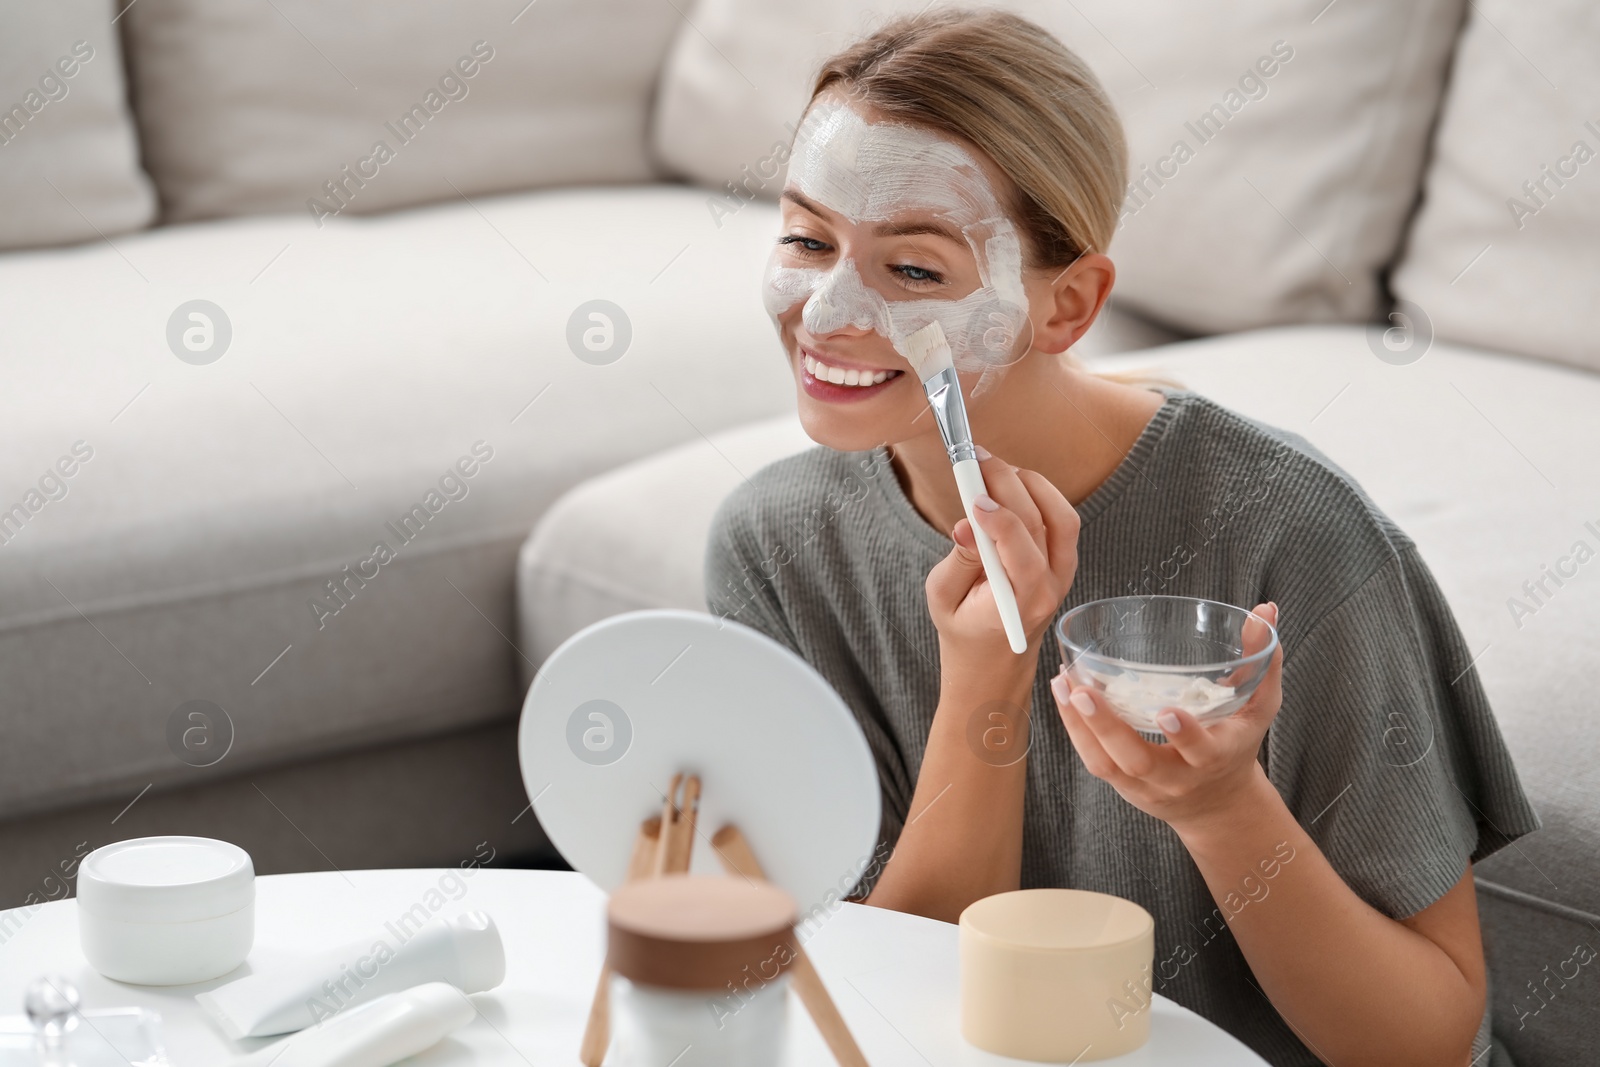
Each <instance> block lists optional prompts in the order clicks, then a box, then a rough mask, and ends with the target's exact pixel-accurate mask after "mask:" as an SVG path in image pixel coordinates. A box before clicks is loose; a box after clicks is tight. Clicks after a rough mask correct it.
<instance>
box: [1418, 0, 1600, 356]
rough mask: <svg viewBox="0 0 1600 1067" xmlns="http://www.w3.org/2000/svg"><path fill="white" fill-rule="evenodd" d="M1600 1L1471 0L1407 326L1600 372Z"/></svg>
mask: <svg viewBox="0 0 1600 1067" xmlns="http://www.w3.org/2000/svg"><path fill="white" fill-rule="evenodd" d="M1597 291H1600V5H1596V4H1595V3H1594V2H1593V0H1544V2H1542V3H1537V4H1529V3H1523V2H1520V0H1474V3H1473V5H1472V11H1471V13H1470V14H1469V15H1468V19H1467V25H1466V28H1465V30H1464V31H1463V33H1462V37H1461V44H1460V48H1459V50H1458V52H1457V55H1456V58H1455V66H1454V69H1453V71H1452V73H1451V78H1450V91H1449V95H1448V97H1447V99H1446V101H1445V107H1444V113H1443V115H1442V116H1441V118H1440V122H1439V130H1438V135H1437V137H1436V139H1435V143H1434V158H1433V163H1432V166H1431V167H1430V168H1429V170H1428V179H1427V185H1426V194H1425V198H1424V200H1423V204H1422V210H1421V212H1420V214H1419V216H1418V218H1417V221H1416V225H1415V226H1414V227H1413V229H1412V232H1411V236H1410V243H1409V246H1408V248H1407V250H1406V254H1405V258H1404V260H1403V261H1402V262H1401V264H1400V266H1399V269H1398V270H1397V271H1396V273H1395V293H1396V295H1397V296H1399V297H1400V298H1401V299H1403V300H1406V301H1408V302H1409V303H1410V307H1409V309H1407V310H1408V311H1409V316H1410V318H1411V319H1412V320H1413V321H1414V323H1415V325H1414V327H1413V328H1415V329H1420V330H1432V331H1433V332H1436V333H1437V334H1438V335H1439V336H1441V337H1445V338H1448V339H1450V340H1452V341H1458V342H1462V343H1464V344H1471V345H1478V346H1481V347H1484V348H1492V349H1500V350H1504V351H1508V352H1517V353H1520V354H1523V355H1528V356H1540V357H1544V358H1547V359H1554V360H1559V361H1561V362H1565V363H1572V364H1575V365H1577V366H1580V367H1586V368H1588V369H1590V370H1595V371H1600V300H1597V299H1596V294H1597Z"/></svg>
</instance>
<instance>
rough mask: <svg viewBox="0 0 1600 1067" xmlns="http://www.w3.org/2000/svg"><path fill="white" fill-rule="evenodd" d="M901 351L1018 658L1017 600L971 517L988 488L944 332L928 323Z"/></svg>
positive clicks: (1023, 644) (1023, 640)
mask: <svg viewBox="0 0 1600 1067" xmlns="http://www.w3.org/2000/svg"><path fill="white" fill-rule="evenodd" d="M905 349H906V350H905V355H906V359H908V360H909V361H910V362H911V367H912V369H913V370H914V371H915V372H916V374H917V377H919V378H921V379H922V388H923V391H924V392H926V393H927V394H928V405H929V406H930V407H931V408H933V417H934V418H935V419H936V420H938V423H939V435H940V436H941V437H943V438H944V447H945V451H946V452H948V453H949V455H950V466H951V468H952V469H953V470H954V471H955V475H956V488H957V489H958V490H960V492H961V506H962V507H963V508H965V509H966V512H967V522H968V523H970V524H971V525H972V537H973V539H974V540H975V541H977V542H978V557H979V558H980V559H982V560H983V573H984V576H985V577H987V578H988V579H989V588H990V589H991V590H993V592H994V602H995V604H996V606H998V607H999V609H1000V621H1001V623H1002V624H1004V626H1005V628H1006V639H1007V640H1008V641H1010V643H1011V651H1013V652H1015V653H1017V654H1018V655H1021V654H1022V653H1024V652H1026V651H1027V650H1028V637H1027V635H1026V634H1025V633H1023V630H1022V614H1021V613H1020V612H1019V611H1018V610H1017V594H1016V593H1015V592H1014V591H1013V590H1012V588H1011V579H1009V578H1007V577H1006V572H1005V568H1004V567H1002V566H1001V565H1000V554H999V553H998V552H997V551H995V547H994V541H993V539H992V538H990V536H989V535H988V534H986V533H984V532H983V527H981V526H979V525H978V521H977V520H976V519H974V518H973V517H972V509H973V506H974V505H973V503H972V502H973V500H975V499H976V498H977V497H978V495H979V494H980V493H987V492H988V488H987V487H986V486H985V485H984V484H983V471H982V469H980V468H979V466H978V453H977V451H976V449H975V448H974V447H973V444H972V430H971V428H970V427H969V426H968V425H967V405H966V402H965V401H964V400H962V398H961V382H960V380H959V379H957V377H956V366H955V361H954V360H953V359H952V358H951V355H950V345H949V343H948V342H946V341H945V338H944V328H943V327H941V326H940V325H939V324H938V323H937V322H930V323H928V325H926V326H924V327H923V328H922V329H920V330H918V331H917V332H916V333H913V334H912V335H911V336H910V337H907V338H906V342H905Z"/></svg>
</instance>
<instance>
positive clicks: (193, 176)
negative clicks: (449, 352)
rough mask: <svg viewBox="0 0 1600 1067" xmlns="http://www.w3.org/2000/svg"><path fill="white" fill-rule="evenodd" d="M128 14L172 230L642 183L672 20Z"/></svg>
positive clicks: (363, 4) (428, 9) (610, 6)
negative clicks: (250, 218) (652, 106)
mask: <svg viewBox="0 0 1600 1067" xmlns="http://www.w3.org/2000/svg"><path fill="white" fill-rule="evenodd" d="M126 21H127V23H128V40H129V51H130V60H131V66H132V70H133V74H134V82H135V86H136V88H137V94H138V100H139V122H140V126H141V129H142V131H143V135H144V140H145V157H146V161H147V165H148V166H149V167H150V171H151V173H152V175H153V176H154V177H155V180H156V184H157V185H158V186H159V187H160V190H161V198H162V201H163V206H164V209H165V216H166V218H167V219H168V220H169V221H172V220H183V219H196V218H203V217H207V216H216V215H237V214H244V213H249V212H263V211H293V212H297V213H300V215H301V217H302V218H305V219H307V220H309V219H312V218H316V219H319V220H321V219H325V218H326V217H327V216H328V215H329V214H342V213H344V212H345V211H346V210H348V211H349V212H352V213H363V212H371V211H382V210H386V209H388V208H393V207H397V206H402V205H408V204H417V203H422V202H425V201H430V200H451V199H455V198H456V197H457V196H458V194H465V195H467V196H473V195H476V194H478V193H491V192H504V191H511V190H517V189H528V188H535V187H539V186H549V185H558V184H567V183H578V182H630V181H640V180H644V179H647V178H649V177H651V176H652V168H651V166H650V163H649V160H648V158H647V155H646V151H645V125H646V115H647V110H648V104H649V98H650V92H651V89H652V87H653V86H654V84H655V81H656V76H657V71H658V69H659V67H660V63H661V58H662V56H663V54H664V52H665V50H666V47H667V42H668V40H669V39H670V36H671V32H672V30H673V29H674V28H675V27H676V26H677V24H678V22H679V18H678V15H677V14H676V13H675V12H674V11H673V10H672V7H671V5H669V4H656V3H644V2H640V0H539V2H538V3H536V4H535V3H529V2H528V0H497V2H494V3H488V4H438V3H428V2H426V0H350V2H345V3H337V4H327V3H319V2H317V0H232V2H229V3H224V4H218V3H212V2H209V0H139V2H137V3H135V4H134V5H133V6H132V7H131V8H129V9H128V11H127V15H126ZM380 146H381V147H380Z"/></svg>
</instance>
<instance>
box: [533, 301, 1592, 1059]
mask: <svg viewBox="0 0 1600 1067" xmlns="http://www.w3.org/2000/svg"><path fill="white" fill-rule="evenodd" d="M1372 344H1373V342H1372V341H1370V340H1369V337H1368V334H1367V331H1365V330H1363V329H1358V328H1353V327H1303V328H1296V329H1277V330H1264V331H1258V332H1255V333H1249V334H1241V335H1236V336H1232V337H1220V338H1209V339H1206V340H1202V341H1194V342H1188V343H1182V344H1176V345H1170V346H1166V347H1162V348H1157V349H1152V350H1149V351H1146V352H1141V353H1131V354H1127V355H1123V356H1112V357H1105V358H1100V359H1096V360H1094V361H1092V365H1093V366H1095V367H1097V368H1100V369H1103V370H1117V371H1127V372H1134V371H1138V370H1141V369H1155V370H1159V371H1163V372H1165V373H1166V374H1167V375H1169V376H1174V377H1176V378H1177V379H1178V380H1179V381H1180V382H1181V383H1182V384H1184V385H1186V386H1188V387H1190V388H1193V389H1196V390H1198V391H1200V392H1202V393H1205V394H1206V395H1208V396H1211V397H1213V398H1215V399H1217V400H1218V401H1220V402H1221V403H1223V404H1226V405H1228V406H1229V407H1232V408H1234V409H1235V410H1237V411H1240V412H1242V413H1243V414H1246V415H1248V416H1251V417H1254V418H1258V419H1260V420H1262V421H1264V422H1268V423H1271V424H1274V425H1277V426H1281V427H1283V428H1285V429H1288V430H1293V431H1295V432H1298V433H1300V434H1302V435H1304V436H1305V437H1306V438H1308V439H1309V440H1310V441H1311V442H1312V443H1313V444H1315V445H1316V446H1317V447H1319V448H1320V449H1322V450H1323V451H1324V452H1325V453H1326V454H1327V455H1328V456H1329V457H1331V458H1332V459H1333V460H1334V461H1335V462H1336V463H1338V464H1340V465H1341V466H1342V467H1344V468H1345V469H1346V470H1347V471H1349V472H1350V473H1351V474H1352V475H1353V476H1354V477H1355V478H1356V479H1357V480H1358V481H1360V482H1361V484H1362V485H1363V487H1364V488H1365V489H1366V490H1367V491H1368V492H1369V493H1370V494H1371V495H1372V496H1373V497H1374V499H1375V500H1376V501H1377V502H1378V504H1379V506H1381V507H1382V508H1384V510H1385V511H1387V512H1388V513H1389V514H1390V515H1391V516H1392V517H1393V518H1394V519H1395V520H1396V521H1397V522H1398V523H1399V524H1400V525H1401V527H1402V528H1404V529H1405V530H1406V531H1407V532H1408V533H1409V534H1410V535H1411V536H1412V537H1413V538H1414V539H1415V540H1416V542H1417V544H1418V545H1419V547H1420V548H1421V550H1422V553H1423V556H1424V558H1425V559H1426V560H1427V562H1428V564H1429V566H1430V568H1431V569H1432V571H1433V573H1434V575H1435V577H1436V578H1437V580H1438V582H1439V584H1440V587H1441V588H1442V589H1443V591H1444V592H1445V594H1446V596H1447V597H1448V599H1449V601H1450V603H1451V605H1452V607H1453V608H1454V610H1455V613H1456V616H1457V618H1458V620H1459V621H1460V624H1461V627H1462V630H1463V632H1464V634H1465V636H1466V639H1467V642H1468V644H1469V645H1470V646H1471V647H1472V648H1473V649H1474V650H1475V651H1476V652H1477V653H1478V659H1477V661H1476V665H1477V669H1478V671H1479V672H1480V674H1481V676H1482V678H1483V683H1484V686H1485V688H1486V689H1487V691H1488V693H1489V696H1490V699H1491V700H1492V702H1493V705H1494V708H1495V712H1496V715H1497V717H1498V719H1499V721H1500V725H1501V729H1502V731H1503V733H1504V735H1505V738H1506V742H1507V744H1508V745H1509V747H1510V749H1511V752H1512V755H1513V757H1514V758H1515V759H1516V762H1517V766H1518V769H1519V771H1520V774H1521V776H1522V780H1523V784H1524V786H1525V788H1526V789H1527V791H1528V794H1529V796H1530V797H1531V798H1532V800H1533V802H1534V805H1535V807H1536V808H1537V809H1538V811H1539V813H1540V816H1541V818H1542V820H1543V822H1544V829H1542V830H1541V831H1540V832H1538V833H1535V834H1533V835H1530V836H1529V837H1527V838H1524V839H1523V840H1521V841H1518V842H1515V843H1514V844H1513V845H1512V846H1511V847H1509V848H1506V849H1503V850H1502V851H1501V852H1499V853H1497V854H1496V855H1495V856H1493V857H1490V858H1489V859H1488V860H1487V861H1485V862H1484V863H1483V864H1481V865H1480V866H1479V868H1478V871H1477V874H1478V878H1479V882H1480V886H1481V887H1482V890H1481V893H1482V895H1483V897H1484V900H1485V903H1484V919H1485V923H1486V925H1487V928H1488V929H1487V934H1486V936H1487V938H1488V941H1489V945H1490V949H1491V951H1495V949H1496V947H1497V946H1498V945H1501V944H1510V943H1512V942H1514V943H1515V945H1516V946H1517V950H1516V951H1515V952H1512V951H1510V949H1507V951H1506V952H1505V954H1504V956H1503V957H1502V956H1496V957H1495V958H1494V960H1493V961H1492V962H1493V963H1494V965H1495V971H1494V986H1493V988H1492V990H1491V1004H1492V1007H1493V1011H1494V1017H1495V1024H1496V1031H1497V1033H1499V1035H1500V1038H1501V1040H1502V1041H1503V1042H1504V1043H1505V1044H1506V1045H1507V1047H1508V1048H1510V1049H1511V1050H1512V1052H1513V1053H1514V1054H1515V1056H1516V1062H1518V1063H1530V1064H1532V1063H1576V1062H1586V1061H1583V1060H1581V1057H1579V1055H1578V1054H1577V1050H1578V1049H1580V1048H1582V1047H1583V1046H1582V1044H1581V1042H1582V1041H1583V1040H1586V1038H1583V1037H1582V1036H1581V1034H1580V1032H1579V1030H1578V1020H1579V1014H1578V1013H1579V1012H1581V1011H1582V1010H1583V1009H1582V1005H1584V1004H1592V1003H1593V996H1592V994H1590V996H1589V997H1588V999H1587V1000H1585V999H1584V998H1583V997H1582V996H1581V995H1575V996H1573V997H1570V998H1567V999H1566V1000H1564V1001H1552V1003H1551V1006H1550V1007H1549V1008H1546V1009H1545V1011H1544V1014H1543V1017H1542V1020H1541V1025H1539V1026H1537V1027H1534V1026H1531V1025H1530V1026H1526V1027H1519V1021H1520V1020H1521V1018H1522V1016H1523V1013H1526V1012H1527V1011H1530V1010H1532V1009H1533V1008H1537V1007H1538V1005H1539V1004H1540V1003H1541V1002H1540V1001H1538V1000H1535V999H1533V998H1532V995H1531V994H1530V993H1529V991H1528V989H1527V988H1526V986H1525V983H1526V981H1527V980H1534V981H1542V980H1543V975H1542V974H1541V973H1540V972H1539V966H1542V965H1543V963H1550V964H1551V965H1552V966H1554V965H1556V964H1559V963H1560V962H1561V961H1563V960H1566V959H1568V958H1569V957H1571V956H1572V953H1573V945H1574V942H1573V941H1572V938H1573V937H1574V936H1576V935H1577V934H1581V933H1583V931H1582V930H1581V929H1579V928H1578V927H1576V926H1574V925H1573V924H1574V922H1575V921H1577V920H1575V919H1574V918H1573V917H1574V916H1579V917H1581V916H1585V915H1587V916H1589V917H1590V918H1591V919H1593V918H1594V917H1595V916H1600V768H1597V766H1596V764H1595V761H1594V753H1595V751H1596V750H1597V749H1600V725H1597V723H1596V719H1595V716H1594V714H1593V706H1594V697H1593V693H1592V690H1593V686H1592V684H1591V678H1590V675H1591V674H1592V670H1593V666H1594V663H1595V656H1594V634H1596V633H1600V505H1597V503H1596V502H1597V501H1600V470H1597V468H1596V467H1595V465H1594V462H1593V457H1594V456H1595V455H1597V454H1600V423H1597V422H1596V421H1595V419H1594V412H1595V411H1596V410H1600V377H1597V376H1594V375H1589V374H1583V373H1579V372H1573V371H1568V370H1564V369H1561V368H1557V367H1554V366H1541V365H1530V364H1528V363H1526V362H1525V361H1521V360H1517V359H1513V358H1508V357H1505V356H1502V355H1494V354H1490V353H1486V352H1480V351H1474V350H1472V349H1467V348H1464V347H1459V346H1454V345H1448V344H1437V345H1435V346H1433V348H1432V350H1430V351H1428V352H1427V353H1426V355H1425V356H1424V357H1423V358H1422V359H1421V360H1419V361H1417V362H1415V363H1412V364H1410V365H1404V366H1402V365H1397V364H1392V363H1387V362H1384V361H1381V360H1379V359H1377V358H1375V356H1374V354H1373V349H1372ZM1286 363H1292V365H1293V368H1294V369H1293V372H1292V373H1290V372H1288V371H1286V370H1285V369H1284V368H1285V365H1286ZM805 447H814V446H812V445H810V443H809V440H808V439H807V438H806V437H805V435H804V432H803V431H802V430H801V428H800V426H799V423H798V420H797V419H795V418H794V417H793V416H792V415H791V416H784V417H781V418H778V419H774V420H770V421H768V422H765V423H762V424H757V425H752V426H748V427H742V428H740V429H738V430H731V431H728V432H726V433H722V434H716V435H713V436H711V438H710V439H709V440H706V441H699V440H696V441H691V442H690V443H688V444H686V445H683V446H681V447H680V448H678V449H676V450H674V451H672V452H669V453H665V454H662V455H659V456H654V457H651V458H648V459H644V460H640V461H638V462H636V463H633V464H630V465H629V466H627V467H624V468H621V469H619V470H616V471H613V472H611V473H609V474H607V475H606V476H605V477H604V478H602V479H599V480H596V481H593V482H590V483H587V484H585V485H583V486H579V487H578V488H576V489H574V490H573V491H572V492H571V493H570V494H569V495H568V496H567V497H565V498H563V499H562V500H561V501H559V502H557V503H556V504H555V505H554V506H553V507H552V508H551V509H550V512H549V513H548V515H547V516H546V517H545V518H544V520H542V521H541V523H540V524H539V526H538V527H537V529H536V530H535V532H534V534H533V536H532V537H531V538H530V540H529V542H528V544H527V545H526V546H525V547H524V549H523V552H522V557H521V562H520V565H519V575H518V588H519V597H520V598H521V601H522V603H521V605H520V610H521V612H522V615H523V618H524V620H529V619H533V618H535V617H536V618H537V622H536V624H534V625H532V626H531V627H530V630H529V633H530V634H531V635H532V637H533V640H534V642H535V643H534V645H533V646H532V647H530V648H529V649H528V655H529V658H530V659H531V660H533V661H534V662H538V661H539V658H540V657H541V656H542V655H543V654H547V653H548V651H549V650H550V649H551V648H553V647H554V646H555V644H558V643H559V641H560V640H561V639H563V638H564V637H566V636H567V635H569V634H570V633H572V632H575V631H576V630H577V629H579V628H581V627H582V626H584V625H587V624H588V623H589V622H593V621H595V620H596V619H598V618H601V617H604V616H605V615H607V614H614V613H616V612H620V611H627V610H632V609H635V608H642V607H678V608H686V609H692V610H701V611H703V610H705V594H704V586H703V579H702V573H701V566H702V562H703V546H704V544H705V534H706V531H707V530H708V529H709V525H710V521H711V514H712V512H713V511H714V509H715V505H716V503H717V502H718V501H720V499H721V497H722V496H724V495H726V494H727V493H728V492H729V491H731V490H732V489H733V488H734V487H735V486H736V485H738V483H739V479H740V478H741V477H743V476H748V475H749V474H751V473H753V472H754V471H755V470H757V469H758V468H759V467H761V466H762V465H764V464H766V463H768V462H770V461H771V460H772V459H774V458H777V457H779V456H782V455H787V454H790V453H792V452H794V451H798V450H800V449H802V448H805ZM822 503H823V502H822V501H819V502H818V505H819V506H822ZM1580 543H1581V544H1582V545H1583V546H1585V547H1583V548H1581V549H1580V548H1579V547H1578V546H1579V544H1580ZM1580 557H1581V559H1582V562H1579V558H1580ZM1552 571H1557V572H1559V573H1560V574H1561V575H1567V576H1566V577H1562V578H1561V579H1560V584H1557V581H1556V580H1555V579H1552V578H1550V577H1549V575H1550V573H1551V572H1552ZM1525 583H1526V584H1525ZM1530 589H1531V590H1532V592H1530V591H1529V590H1530ZM553 612H560V613H562V615H564V617H561V616H558V615H556V614H552V613H553ZM1426 743H1427V742H1426V741H1422V740H1420V739H1419V744H1422V745H1425V744H1426ZM1580 925H1581V924H1580ZM1594 943H1595V942H1594V940H1593V938H1592V937H1591V938H1590V940H1589V944H1591V945H1593V944H1594ZM1533 960H1536V961H1539V962H1538V963H1535V964H1533V965H1532V966H1531V968H1530V967H1526V966H1525V965H1527V964H1528V963H1529V961H1533ZM1524 970H1526V971H1527V973H1523V972H1524ZM1563 1019H1564V1020H1565V1022H1564V1023H1563V1021H1562V1020H1563ZM1574 1042H1579V1043H1578V1044H1574Z"/></svg>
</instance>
